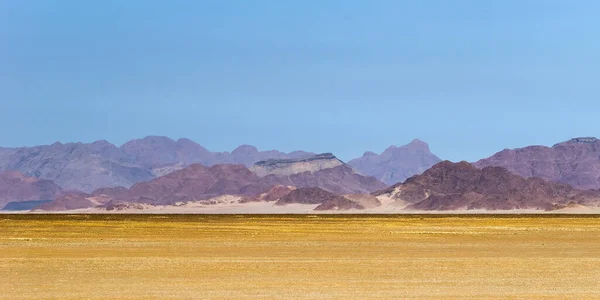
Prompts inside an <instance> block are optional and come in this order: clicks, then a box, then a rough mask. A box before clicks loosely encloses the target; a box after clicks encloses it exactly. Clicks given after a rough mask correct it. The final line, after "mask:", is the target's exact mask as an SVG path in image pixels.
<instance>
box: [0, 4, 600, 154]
mask: <svg viewBox="0 0 600 300" xmlns="http://www.w3.org/2000/svg"><path fill="white" fill-rule="evenodd" d="M599 9H600V4H599V3H598V2H597V1H573V2H571V1H447V2H445V1H413V2H410V3H409V1H281V2H279V1H258V0H257V1H248V2H243V1H168V2H167V1H150V0H148V1H67V0H64V1H41V0H40V1H33V0H32V1H10V0H0V45H1V46H0V65H1V66H2V67H0V110H1V111H2V112H3V113H4V114H3V117H2V118H0V126H2V127H3V128H5V129H4V130H3V131H2V132H3V134H2V136H1V139H0V146H5V147H8V146H12V147H16V146H26V145H27V146H30V145H38V144H50V143H53V142H55V141H61V142H74V141H83V142H91V141H94V140H98V139H106V140H109V141H110V142H113V143H116V144H121V143H124V142H126V141H127V140H130V139H133V138H139V137H143V136H146V135H166V136H170V137H172V138H179V137H187V138H190V139H192V140H194V141H196V142H198V143H199V144H201V145H203V146H205V147H207V148H208V149H210V150H212V151H231V150H232V149H234V148H235V147H236V146H238V145H240V144H244V143H247V144H253V145H255V146H257V147H258V148H260V149H279V150H282V151H292V150H298V149H301V150H306V151H312V152H334V153H335V154H336V155H337V156H338V157H340V158H341V159H344V160H347V159H350V158H354V157H357V156H360V155H361V154H362V153H363V152H364V151H366V150H372V151H375V152H381V151H383V150H384V149H385V148H387V147H388V146H389V145H392V144H395V145H402V144H406V143H408V142H410V140H412V139H413V138H419V139H422V140H424V141H427V142H428V143H429V144H430V145H431V149H432V151H433V152H435V153H436V154H437V155H438V156H439V157H441V158H442V159H450V160H455V161H456V160H468V161H475V160H477V159H479V158H482V157H486V156H489V155H491V154H493V153H494V152H496V151H499V150H501V149H503V148H514V147H522V146H525V145H532V144H543V145H552V144H554V143H557V142H560V141H564V140H567V139H569V138H572V137H575V136H598V135H600V132H599V131H598V128H600V127H599V126H598V117H597V116H598V113H600V101H599V99H600V97H599V96H600V85H598V84H597V79H598V78H599V77H600V70H599V69H598V65H600V40H599V39H598V38H596V37H597V36H599V35H600V29H599V28H600V21H598V11H599Z"/></svg>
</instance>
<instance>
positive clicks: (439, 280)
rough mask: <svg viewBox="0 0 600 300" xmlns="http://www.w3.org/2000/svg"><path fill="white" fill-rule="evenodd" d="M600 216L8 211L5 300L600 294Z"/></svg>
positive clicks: (3, 223)
mask: <svg viewBox="0 0 600 300" xmlns="http://www.w3.org/2000/svg"><path fill="white" fill-rule="evenodd" d="M598 253H600V218H599V217H597V216H581V215H580V216H559V217H556V216H543V215H540V216H537V217H529V216H527V217H525V216H470V217H468V216H427V215H421V216H412V215H393V216H369V215H363V216H343V215H337V216H332V215H297V216H280V215H271V216H252V215H245V216H240V215H231V216H216V215H187V216H186V215H33V214H29V215H3V216H0V274H2V276H0V286H1V287H2V291H1V294H0V298H1V299H14V300H20V299H600V290H599V289H598V282H600V256H599V255H598Z"/></svg>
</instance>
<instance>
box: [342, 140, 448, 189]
mask: <svg viewBox="0 0 600 300" xmlns="http://www.w3.org/2000/svg"><path fill="white" fill-rule="evenodd" d="M440 161H441V159H439V158H438V157H437V156H435V155H434V154H432V153H431V152H430V150H429V145H428V144H427V143H425V142H423V141H421V140H419V139H414V140H412V141H411V142H410V143H408V144H406V145H404V146H400V147H397V146H393V145H392V146H390V147H389V148H387V149H386V150H385V151H383V153H381V154H379V155H378V154H376V153H374V152H370V151H369V152H365V154H364V155H363V156H362V157H360V158H356V159H353V160H351V161H349V162H348V164H349V165H351V166H352V167H353V168H355V169H356V170H358V172H360V173H361V174H366V175H370V176H373V177H375V178H377V179H378V180H381V181H383V182H385V183H387V184H388V185H393V184H395V183H397V182H402V181H404V180H406V179H407V178H409V177H411V176H413V175H416V174H421V173H422V172H424V171H425V170H427V169H428V168H430V167H431V166H433V165H434V164H436V163H438V162H440Z"/></svg>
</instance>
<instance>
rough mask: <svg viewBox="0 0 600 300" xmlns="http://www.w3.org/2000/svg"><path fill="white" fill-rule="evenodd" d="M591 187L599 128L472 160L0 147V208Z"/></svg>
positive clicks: (407, 154) (528, 198) (150, 146)
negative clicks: (346, 159) (594, 135)
mask: <svg viewBox="0 0 600 300" xmlns="http://www.w3.org/2000/svg"><path fill="white" fill-rule="evenodd" d="M598 188H600V140H598V139H596V138H574V139H571V140H569V141H566V142H561V143H558V144H555V145H554V146H552V147H545V146H528V147H524V148H519V149H512V150H509V149H505V150H502V151H500V152H498V153H496V154H494V155H492V156H491V157H489V158H484V159H481V160H479V161H476V162H474V163H467V162H460V163H451V162H448V161H441V159H440V158H438V157H437V156H435V155H434V154H432V153H431V152H430V150H429V146H428V145H427V144H426V143H425V142H422V141H420V140H413V141H412V142H411V143H409V144H407V145H404V146H400V147H397V146H391V147H389V148H388V149H386V150H385V151H384V152H383V153H381V154H376V153H373V152H365V154H364V155H363V156H362V157H359V158H356V159H353V160H350V161H349V162H348V163H345V162H343V161H342V160H340V159H338V158H337V157H335V155H333V154H332V153H323V154H314V153H311V152H306V151H294V152H290V153H284V152H280V151H277V150H271V151H259V150H258V149H257V148H256V147H253V146H248V145H242V146H240V147H238V148H236V149H235V150H234V151H232V152H231V153H229V152H210V151H208V150H207V149H205V148H204V147H202V146H200V145H199V144H197V143H195V142H193V141H191V140H188V139H179V140H176V141H175V140H172V139H170V138H166V137H157V136H150V137H146V138H143V139H137V140H132V141H130V142H127V143H125V144H124V145H122V146H121V147H117V146H115V145H113V144H110V143H109V142H106V141H97V142H94V143H89V144H84V143H69V144H61V143H54V144H52V145H46V146H36V147H23V148H0V208H1V207H2V206H7V207H9V208H31V207H34V206H35V209H36V210H59V211H60V210H71V209H90V208H98V209H119V210H120V209H128V208H132V207H136V208H138V209H139V208H143V207H157V206H169V207H174V206H180V205H191V204H194V203H195V204H194V205H200V206H203V205H209V204H219V205H221V204H227V205H233V206H236V205H242V206H243V205H253V204H251V203H272V205H273V207H280V208H281V209H287V208H288V207H293V206H289V205H301V206H307V205H308V206H311V205H313V206H315V207H313V208H311V209H315V210H363V209H366V210H373V211H382V212H384V211H389V210H390V209H391V210H397V209H402V210H472V209H487V210H498V209H500V210H507V209H542V210H555V209H562V208H566V207H571V206H586V207H587V206H597V205H598V201H597V199H598V198H600V197H598V193H599V191H598V190H595V189H598ZM186 203H187V204H186ZM190 203H191V204H190ZM38 204H39V205H38ZM270 205H271V204H270Z"/></svg>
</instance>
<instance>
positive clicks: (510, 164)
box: [474, 137, 600, 189]
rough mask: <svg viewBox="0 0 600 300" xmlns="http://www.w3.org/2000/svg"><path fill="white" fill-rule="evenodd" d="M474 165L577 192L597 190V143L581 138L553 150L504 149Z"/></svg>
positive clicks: (599, 146) (599, 150) (599, 184)
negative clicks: (568, 187) (489, 167)
mask: <svg viewBox="0 0 600 300" xmlns="http://www.w3.org/2000/svg"><path fill="white" fill-rule="evenodd" d="M474 165H475V166H476V167H478V168H483V167H487V166H496V167H503V168H506V169H507V170H508V171H510V172H511V173H513V174H516V175H519V176H523V177H538V178H542V179H545V180H550V181H555V182H562V183H567V184H569V185H572V186H573V187H575V188H579V189H599V188H600V140H599V139H597V138H593V137H582V138H574V139H571V140H569V141H566V142H561V143H557V144H555V145H554V146H552V147H546V146H528V147H524V148H517V149H504V150H502V151H500V152H498V153H496V154H494V155H492V156H491V157H489V158H485V159H481V160H479V161H477V162H475V163H474Z"/></svg>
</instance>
